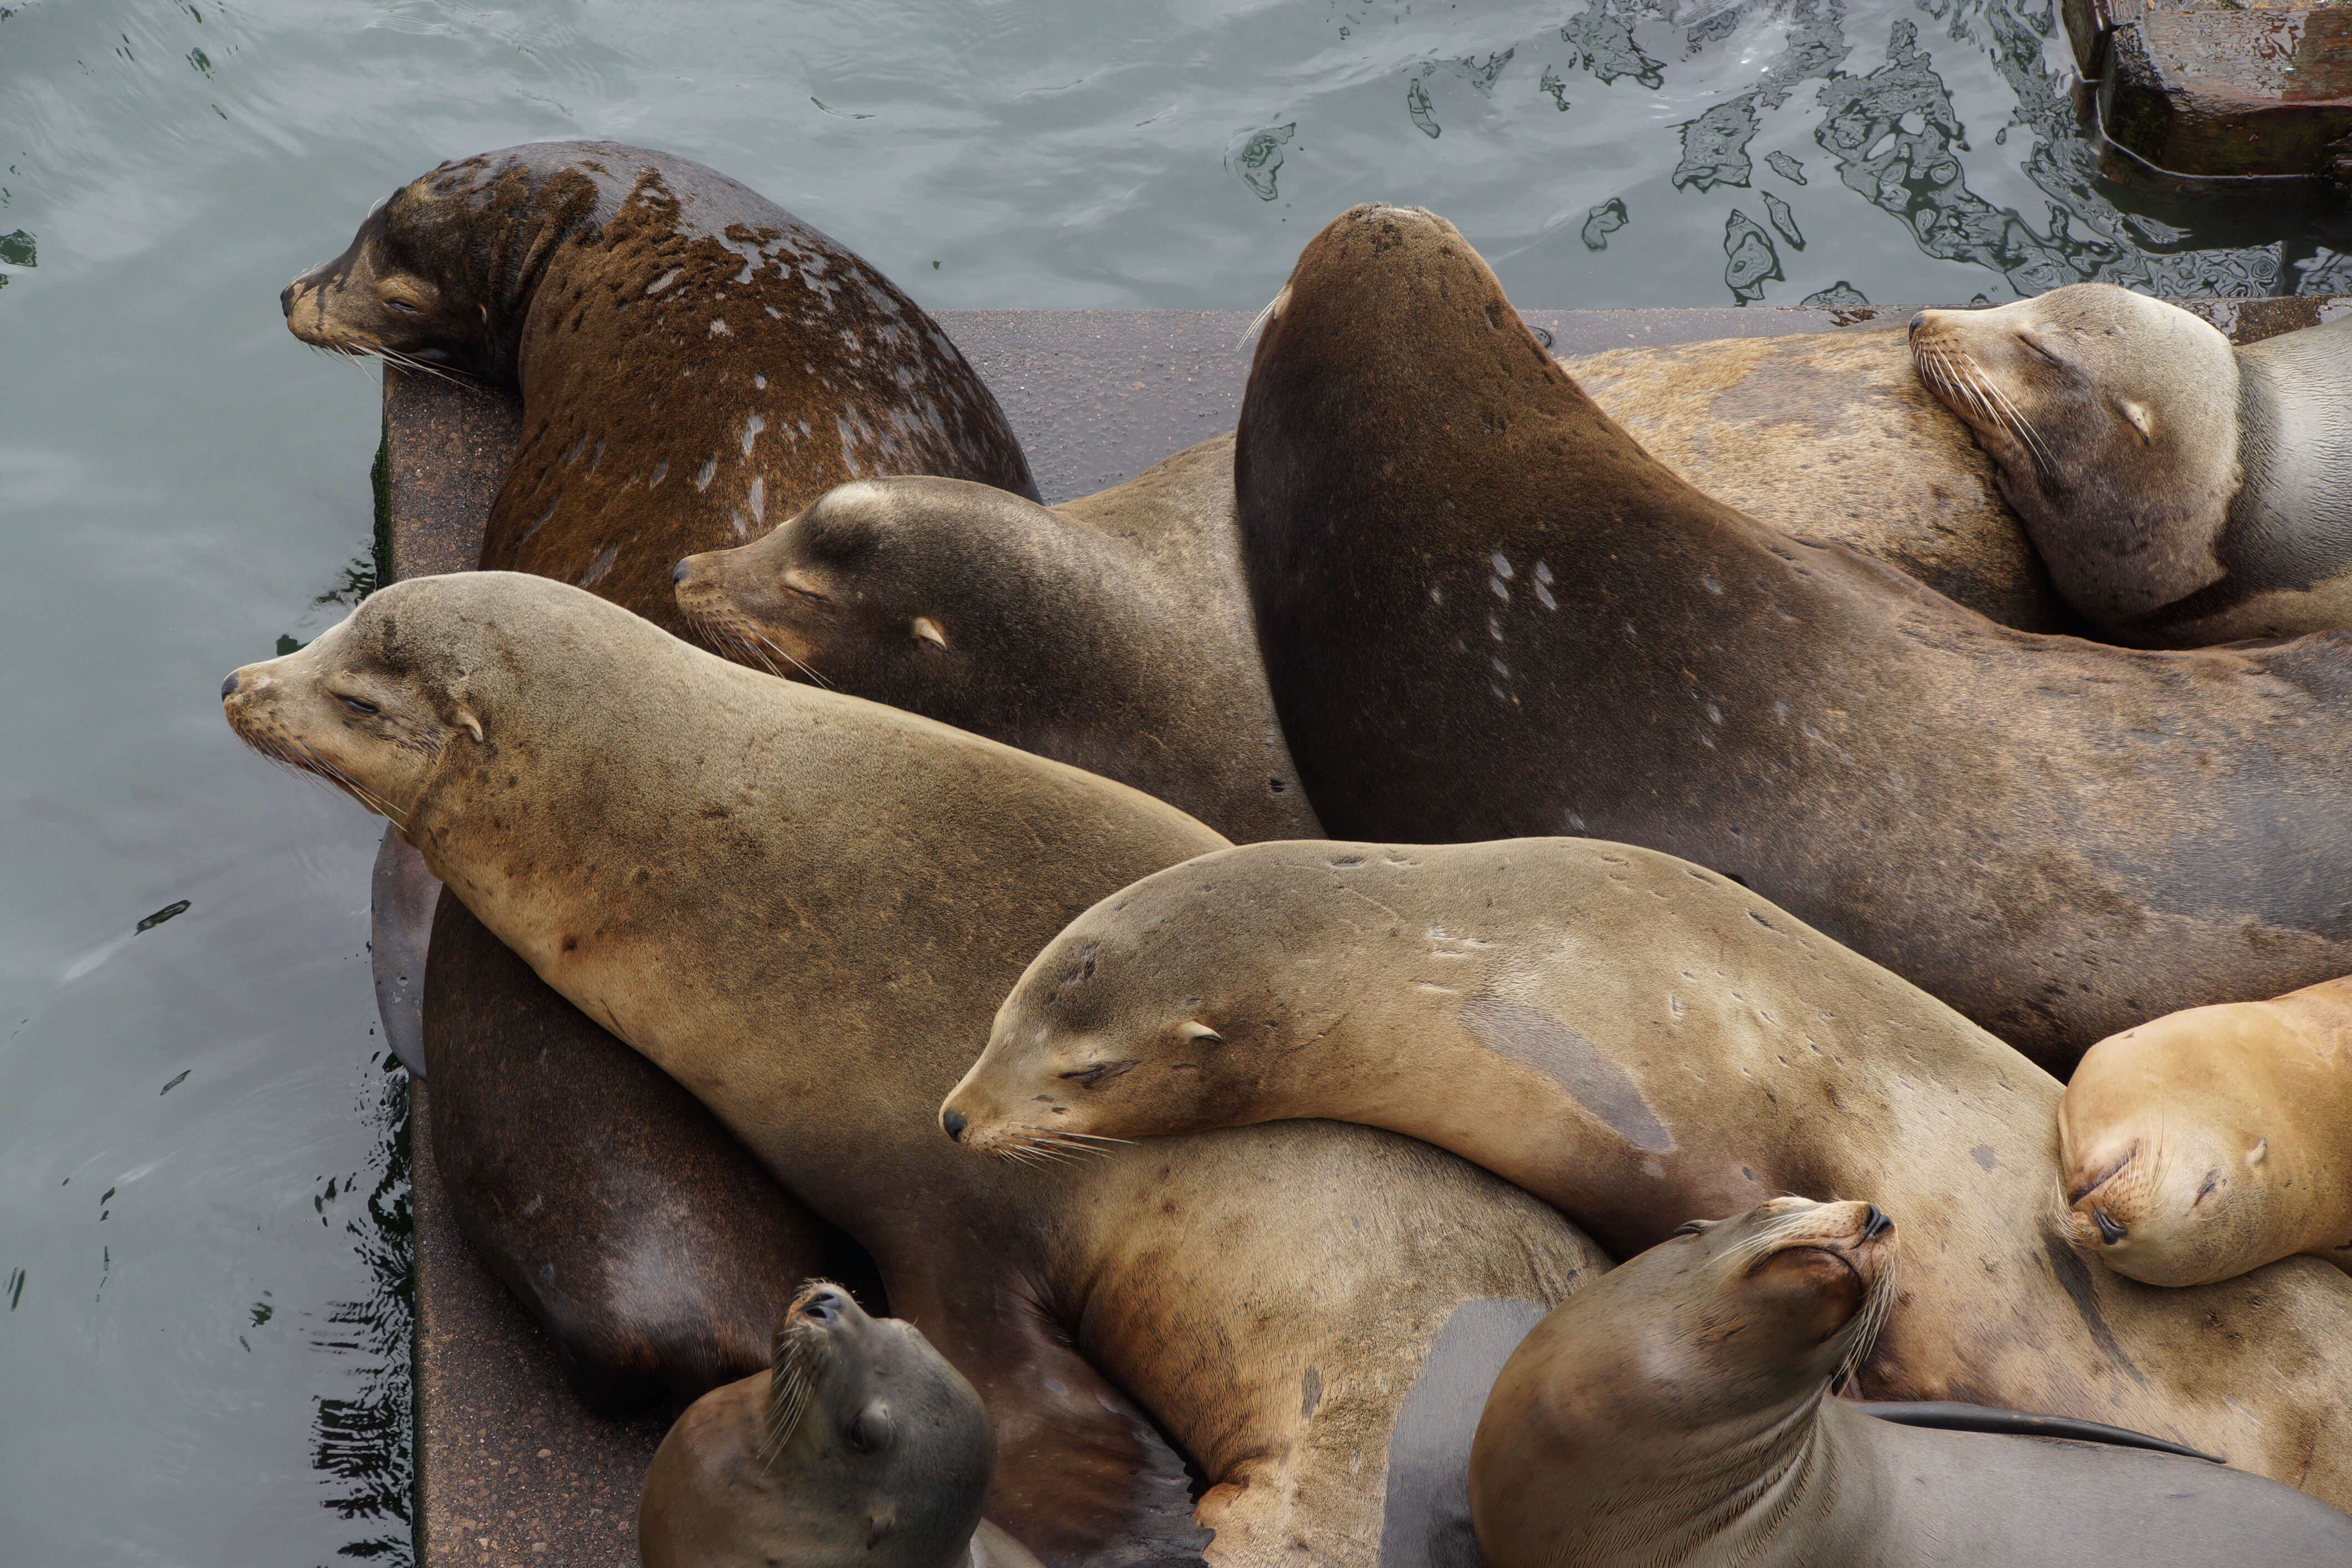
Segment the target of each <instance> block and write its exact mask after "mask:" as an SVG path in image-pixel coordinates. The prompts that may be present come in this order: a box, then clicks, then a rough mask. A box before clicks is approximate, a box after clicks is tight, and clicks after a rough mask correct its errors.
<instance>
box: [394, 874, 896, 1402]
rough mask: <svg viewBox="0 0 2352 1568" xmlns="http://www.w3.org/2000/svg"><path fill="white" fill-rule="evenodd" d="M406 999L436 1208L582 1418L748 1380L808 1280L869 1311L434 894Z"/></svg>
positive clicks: (782, 1216)
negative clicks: (424, 1100) (778, 1308)
mask: <svg viewBox="0 0 2352 1568" xmlns="http://www.w3.org/2000/svg"><path fill="white" fill-rule="evenodd" d="M453 973H454V974H456V975H457V977H458V979H459V981H460V983H459V984H451V975H452V974H453ZM424 989H425V1056H426V1058H427V1059H428V1062H429V1065H430V1068H431V1081H432V1084H433V1113H432V1117H431V1126H432V1133H433V1140H432V1141H433V1162H434V1164H435V1165H436V1167H437V1168H438V1169H439V1171H440V1173H441V1180H442V1183H443V1184H444V1185H445V1187H446V1189H447V1191H448V1194H449V1206H450V1210H451V1213H452V1214H453V1215H455V1216H456V1218H457V1227H458V1229H459V1230H460V1231H462V1232H463V1233H464V1234H465V1237H466V1239H467V1241H468V1242H469V1243H471V1244H472V1246H473V1248H474V1251H475V1252H476V1253H477V1254H478V1256H479V1257H480V1258H482V1260H483V1261H484V1262H485V1263H486V1264H488V1267H489V1269H490V1272H491V1273H492V1274H494V1275H495V1276H497V1278H498V1279H499V1282H500V1283H502V1284H504V1285H505V1286H506V1287H507V1289H509V1290H511V1291H513V1292H514V1294H515V1297H516V1299H517V1300H520V1301H521V1302H522V1304H523V1305H524V1307H525V1308H526V1309H528V1310H530V1313H531V1315H532V1316H533V1317H535V1318H537V1319H538V1320H539V1321H540V1324H541V1327H542V1328H544V1329H545V1330H546V1331H547V1332H548V1335H549V1337H550V1338H551V1339H552V1340H553V1341H554V1342H555V1344H556V1347H557V1351H558V1354H559V1357H560V1359H561V1361H562V1365H563V1369H564V1373H565V1374H566V1376H567V1377H568V1378H569V1380H570V1381H571V1384H572V1387H573V1389H574V1390H575V1391H577V1392H578V1393H579V1394H580V1395H581V1397H582V1399H583V1401H584V1402H585V1403H586V1404H588V1405H589V1406H590V1407H591V1408H593V1409H596V1410H599V1411H603V1412H606V1413H614V1412H618V1411H623V1410H627V1409H632V1408H635V1407H638V1406H642V1405H654V1404H661V1405H667V1406H668V1407H669V1408H670V1409H672V1410H676V1409H680V1408H683V1407H684V1406H685V1405H688V1403H690V1402H691V1401H693V1400H694V1399H695V1398H697V1397H698V1396H699V1395H701V1394H705V1393H707V1392H709V1390H711V1389H713V1388H716V1387H718V1386H719V1384H725V1383H732V1382H734V1381H735V1380H736V1379H738V1378H741V1377H747V1376H750V1375H751V1373H755V1372H757V1371H758V1370H759V1369H760V1368H761V1367H762V1366H765V1365H766V1364H767V1363H768V1356H769V1350H770V1343H769V1337H770V1330H771V1329H772V1325H773V1322H774V1319H775V1304H776V1301H777V1300H778V1298H780V1297H782V1296H784V1295H786V1294H787V1293H788V1292H790V1291H791V1290H792V1289H793V1287H794V1286H796V1285H797V1284H799V1282H800V1281H801V1280H803V1279H807V1278H809V1277H810V1276H812V1275H820V1274H824V1275H832V1276H835V1278H845V1279H856V1280H857V1281H858V1282H859V1284H860V1287H861V1288H862V1289H864V1290H865V1292H866V1299H867V1300H874V1301H877V1302H878V1301H879V1300H880V1298H879V1296H878V1294H877V1289H876V1286H875V1284H874V1280H873V1272H872V1271H873V1266H872V1264H870V1263H868V1262H866V1260H865V1258H864V1257H863V1255H862V1254H860V1253H859V1252H858V1250H857V1248H856V1244H855V1243H853V1242H851V1241H850V1240H849V1239H848V1238H847V1237H843V1236H841V1235H839V1234H838V1233H836V1232H835V1231H834V1230H833V1229H832V1227H831V1226H827V1225H825V1224H824V1223H823V1222H822V1221H820V1220H818V1219H816V1218H815V1217H814V1215H810V1214H809V1213H808V1211H807V1210H805V1209H803V1208H802V1207H801V1205H799V1204H798V1203H796V1202H794V1201H793V1198H792V1196H791V1195H790V1194H787V1193H785V1192H784V1191H783V1190H782V1188H780V1187H778V1186H777V1185H776V1182H775V1178H774V1177H772V1176H771V1175H769V1174H768V1173H767V1172H766V1171H765V1170H763V1169H761V1166H760V1165H759V1164H758V1163H756V1162H755V1161H753V1160H752V1159H751V1156H750V1155H749V1154H747V1153H745V1152H743V1149H742V1147H741V1146H740V1144H738V1143H737V1142H735V1141H734V1140H733V1139H732V1138H730V1137H729V1136H728V1135H727V1131H726V1130H725V1129H724V1128H722V1127H720V1126H719V1124H718V1122H717V1121H715V1120H714V1119H713V1118H712V1117H711V1114H710V1112H709V1111H708V1110H704V1109H703V1108H702V1106H701V1105H699V1104H698V1103H697V1102H696V1100H695V1099H694V1097H693V1096H692V1095H690V1094H688V1093H687V1092H686V1090H684V1089H680V1088H679V1087H678V1086H677V1084H675V1083H673V1082H671V1081H670V1080H669V1079H667V1077H665V1076H663V1074H662V1072H661V1069H660V1068H656V1067H655V1066H654V1065H653V1064H652V1063H650V1062H648V1061H646V1059H645V1058H643V1057H641V1056H639V1055H637V1053H636V1052H635V1051H633V1050H631V1049H629V1047H626V1046H625V1045H623V1044H622V1043H621V1042H620V1041H618V1040H616V1039H614V1037H612V1036H611V1035H609V1034H607V1033H605V1032H604V1030H603V1029H601V1028H599V1027H598V1026H596V1025H594V1024H593V1023H591V1022H589V1020H588V1019H587V1018H586V1017H585V1016H583V1015H582V1013H581V1012H580V1010H579V1009H578V1008H576V1007H573V1006H572V1005H570V1004H568V1003H566V1002H564V1001H563V1000H562V998H561V997H558V996H554V995H552V994H551V993H550V992H549V991H548V989H547V986H546V984H544V983H543V982H542V981H541V979H540V978H539V976H537V975H536V974H533V973H531V972H530V966H529V965H527V964H525V963H523V961H522V960H521V959H520V958H517V957H516V956H515V955H514V954H513V953H511V952H508V951H507V948H506V946H505V944H504V943H502V942H499V939H498V938H497V937H495V936H492V935H491V934H490V933H489V932H488V931H487V930H485V929H483V926H482V923H481V921H478V920H476V919H475V918H474V917H473V915H472V914H471V913H469V912H468V911H467V909H466V906H465V905H464V904H462V903H459V902H458V901H457V900H456V899H454V898H452V897H450V896H449V895H448V894H447V893H446V892H444V893H443V894H442V896H441V907H440V913H439V915H438V917H437V918H436V920H435V921H434V924H433V944H432V959H431V965H430V970H429V973H427V975H426V976H425V987H424ZM550 1003H553V1004H554V1005H550Z"/></svg>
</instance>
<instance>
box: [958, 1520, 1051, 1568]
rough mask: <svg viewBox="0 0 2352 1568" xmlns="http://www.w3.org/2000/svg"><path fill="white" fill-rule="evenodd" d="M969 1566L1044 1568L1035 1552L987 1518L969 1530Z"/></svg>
mask: <svg viewBox="0 0 2352 1568" xmlns="http://www.w3.org/2000/svg"><path fill="white" fill-rule="evenodd" d="M966 1561H967V1562H968V1563H970V1564H971V1568H1045V1564H1044V1563H1040V1562H1038V1561H1037V1557H1036V1554H1035V1553H1034V1552H1031V1551H1030V1550H1029V1549H1028V1548H1027V1547H1025V1546H1024V1545H1022V1544H1021V1543H1020V1542H1017V1541H1015V1540H1013V1537H1012V1536H1010V1535H1008V1534H1006V1533H1005V1532H1004V1531H1003V1529H1001V1528H1000V1527H998V1526H997V1525H994V1524H992V1523H990V1522H989V1521H987V1520H984V1519H983V1520H982V1521H980V1528H979V1529H978V1530H975V1531H972V1532H971V1554H970V1556H969V1557H968V1558H967V1559H966Z"/></svg>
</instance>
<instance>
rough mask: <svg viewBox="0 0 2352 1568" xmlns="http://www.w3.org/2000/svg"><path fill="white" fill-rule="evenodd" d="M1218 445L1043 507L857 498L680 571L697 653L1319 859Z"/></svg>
mask: <svg viewBox="0 0 2352 1568" xmlns="http://www.w3.org/2000/svg"><path fill="white" fill-rule="evenodd" d="M1233 474H1234V442H1233V437H1232V435H1231V434H1230V433H1228V434H1226V435H1223V436H1216V437H1211V438H1210V439H1208V440H1206V441H1203V442H1202V443H1201V444H1200V445H1199V446H1196V447H1191V448H1190V449H1188V450H1186V451H1182V452H1179V453H1177V454H1176V455H1175V456H1174V457H1172V458H1168V459H1167V460H1166V461H1165V462H1162V463H1160V464H1158V465H1157V466H1155V467H1153V468H1150V469H1148V470H1146V471H1145V472H1144V473H1143V474H1141V475H1139V476H1138V477H1137V478H1135V479H1130V480H1129V481H1128V482H1127V483H1125V484H1123V485H1119V486H1117V487H1115V488H1113V489H1108V490H1104V491H1102V492H1101V493H1100V494H1098V495H1092V496H1088V497H1087V498H1085V499H1084V500H1075V501H1070V502H1066V504H1064V505H1062V506H1058V507H1053V508H1046V507H1041V506H1039V505H1038V504H1037V503H1036V502H1034V501H1032V500H1024V499H1023V498H1022V497H1020V496H1015V495H1009V494H1007V493H1006V492H1004V491H1003V490H1001V489H992V488H991V487H989V486H986V485H978V484H971V483H967V482H964V481H961V480H957V479H867V480H860V481H858V482H856V483H853V484H848V485H844V486H842V487H841V488H839V489H834V490H830V491H828V492H826V493H825V494H824V496H821V497H819V498H818V499H817V500H816V502H815V504H814V505H813V506H811V507H810V508H809V509H808V510H805V511H803V512H802V513H800V514H799V515H798V516H796V517H793V518H790V519H788V520H786V521H784V522H782V523H781V524H779V525H778V526H777V527H776V528H775V530H774V531H772V532H771V533H769V534H768V536H767V537H766V538H764V539H761V540H759V541H757V542H754V543H751V544H747V545H743V546H741V547H740V548H738V549H734V550H724V551H719V552H716V553H713V554H708V555H693V556H688V558H687V559H686V560H684V561H681V562H679V563H678V564H677V573H676V576H677V602H678V606H679V608H680V609H681V610H682V611H683V612H684V613H685V615H686V617H687V620H688V623H689V624H691V625H692V626H694V627H695V628H696V630H697V631H698V633H699V634H700V635H701V636H702V637H703V638H704V639H705V640H706V641H708V642H709V644H710V646H712V647H716V648H719V649H720V650H721V651H731V652H732V653H733V654H734V657H736V658H743V659H747V660H750V661H751V662H764V663H767V664H768V665H769V666H770V668H774V669H775V670H776V671H777V673H779V674H786V673H792V672H794V671H799V672H804V673H806V674H807V675H809V676H810V677H811V678H812V679H816V680H819V681H822V682H824V684H826V685H829V686H834V687H837V688H839V689H842V690H844V691H847V692H849V693H851V694H852V695H854V696H858V697H868V698H872V699H873V700H876V701H877V702H887V703H888V704H890V706H892V707H893V708H903V709H905V710H908V712H910V713H920V714H922V715H924V716H925V717H926V718H931V719H937V720H939V721H941V722H942V723H947V724H953V725H955V726H956V727H957V728H958V729H961V730H970V731H972V732H973V733H975V734H980V735H986V736H988V737H989V738H990V739H991V740H996V741H1003V742H1006V743H1007V744H1009V745H1014V746H1019V747H1020V748H1022V749H1023V750H1024V751H1028V752H1036V753H1037V754H1038V755H1039V756H1045V757H1052V758H1054V759H1055V761H1057V762H1065V763H1071V764H1072V765H1074V766H1076V767H1081V768H1084V769H1086V770H1087V772H1089V773H1100V774H1102V775H1103V776H1104V777H1105V778H1114V779H1117V780H1118V781H1119V782H1120V783H1121V784H1133V785H1134V786H1135V787H1136V788H1138V789H1139V790H1142V791H1143V792H1144V793H1146V794H1147V795H1157V796H1159V797H1160V799H1161V800H1164V801H1167V802H1168V803H1169V804H1171V805H1176V806H1179V807H1181V808H1182V809H1183V810H1185V811H1187V812H1190V813H1191V814H1192V816H1197V817H1199V818H1200V819H1201V820H1202V821H1203V822H1205V823H1207V824H1208V825H1209V826H1212V827H1213V828H1215V829H1216V830H1217V831H1218V832H1220V833H1223V834H1224V835H1225V836H1226V837H1230V838H1233V839H1235V840H1237V841H1240V842H1244V843H1247V842H1254V841H1255V840H1258V839H1264V838H1319V837H1322V828H1321V826H1319V825H1318V823H1317V822H1316V820H1315V814H1314V812H1313V810H1312V809H1311V808H1309V807H1308V805H1307V795H1306V792H1305V791H1304V790H1302V789H1300V788H1299V786H1298V773H1297V768H1295V767H1293V766H1292V765H1291V761H1290V752H1289V748H1287V747H1286V746H1285V745H1284V744H1283V740H1282V726H1281V725H1280V724H1279V723H1277V722H1276V720H1275V717H1274V700H1273V699H1272V698H1271V697H1269V696H1268V695H1267V693H1266V689H1265V667H1264V666H1263V665H1262V664H1261V663H1260V662H1259V660H1258V656H1257V629H1256V627H1255V626H1253V625H1252V624H1251V622H1250V610H1249V594H1248V590H1247V586H1246V584H1244V581H1243V578H1242V562H1241V542H1240V538H1239V535H1238V534H1237V533H1236V532H1235V531H1234V478H1233Z"/></svg>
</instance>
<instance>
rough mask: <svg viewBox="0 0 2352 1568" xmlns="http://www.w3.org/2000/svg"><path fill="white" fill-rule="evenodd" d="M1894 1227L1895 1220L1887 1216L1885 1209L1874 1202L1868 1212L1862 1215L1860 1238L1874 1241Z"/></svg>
mask: <svg viewBox="0 0 2352 1568" xmlns="http://www.w3.org/2000/svg"><path fill="white" fill-rule="evenodd" d="M1894 1228H1895V1222H1894V1221H1893V1220H1891V1219H1889V1218H1887V1217H1886V1211H1885V1209H1882V1208H1880V1207H1879V1206H1878V1205H1876V1204H1872V1205H1870V1209H1869V1212H1868V1213H1866V1214H1864V1215H1863V1216H1862V1239H1863V1240H1864V1241H1876V1240H1877V1239H1878V1238H1879V1237H1882V1236H1885V1234H1886V1233H1887V1232H1888V1231H1890V1230H1893V1229H1894Z"/></svg>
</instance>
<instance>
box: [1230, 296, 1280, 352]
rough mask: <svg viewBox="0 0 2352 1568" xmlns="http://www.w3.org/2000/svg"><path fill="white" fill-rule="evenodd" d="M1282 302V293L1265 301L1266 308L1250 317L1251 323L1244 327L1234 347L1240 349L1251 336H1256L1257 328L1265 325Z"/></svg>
mask: <svg viewBox="0 0 2352 1568" xmlns="http://www.w3.org/2000/svg"><path fill="white" fill-rule="evenodd" d="M1281 303H1282V296H1281V295H1280V294H1276V296H1275V297H1274V298H1273V299H1271V300H1267V301H1266V302H1265V309H1264V310H1260V311H1259V312H1258V313H1257V314H1256V315H1255V316H1252V317H1251V318H1250V324H1249V325H1248V326H1246V327H1244V328H1243V329H1242V335H1241V336H1240V337H1238V338H1235V339H1234V348H1236V349H1238V348H1240V347H1241V346H1242V345H1243V344H1244V343H1245V342H1249V341H1250V339H1251V338H1253V337H1255V336H1256V335H1257V330H1258V329H1259V328H1260V327H1263V326H1265V319H1266V318H1267V317H1268V316H1271V315H1273V314H1274V308H1275V307H1276V305H1279V304H1281Z"/></svg>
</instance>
